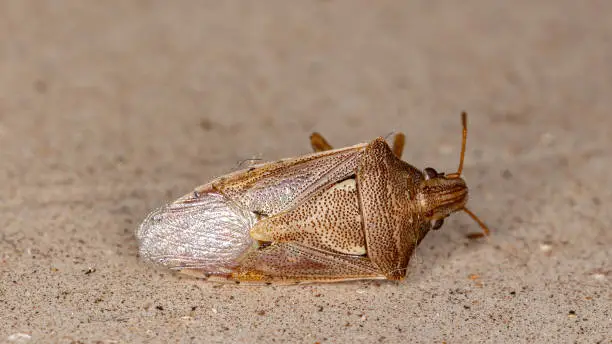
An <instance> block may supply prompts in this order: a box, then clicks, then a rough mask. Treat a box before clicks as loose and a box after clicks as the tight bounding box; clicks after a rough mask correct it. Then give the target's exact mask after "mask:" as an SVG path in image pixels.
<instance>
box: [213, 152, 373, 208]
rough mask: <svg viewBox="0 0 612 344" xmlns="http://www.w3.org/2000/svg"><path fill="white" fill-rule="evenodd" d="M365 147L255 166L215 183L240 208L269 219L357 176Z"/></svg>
mask: <svg viewBox="0 0 612 344" xmlns="http://www.w3.org/2000/svg"><path fill="white" fill-rule="evenodd" d="M364 148H365V144H359V145H355V146H352V147H347V148H342V149H336V150H330V151H325V152H320V153H314V154H310V155H305V156H302V157H298V158H292V159H285V160H280V161H277V162H272V163H267V164H261V165H256V166H253V167H251V168H249V169H247V170H241V171H238V172H235V173H232V174H230V175H228V176H225V177H221V178H219V179H217V180H215V181H213V182H212V187H213V188H214V189H216V190H219V191H220V192H221V193H223V194H224V195H226V196H227V197H228V198H230V199H231V200H233V201H234V202H236V203H238V204H239V205H240V206H241V207H243V208H245V209H248V210H250V211H252V212H256V213H261V214H265V215H268V216H271V215H274V214H277V213H279V212H281V211H284V210H286V209H290V208H291V207H292V206H294V205H295V204H299V203H300V202H302V201H303V200H305V199H307V198H309V197H310V196H311V195H312V194H313V193H315V192H317V191H318V190H319V189H320V188H321V187H323V186H325V185H328V184H330V183H334V182H337V181H338V180H342V179H345V178H346V177H348V176H350V175H352V174H354V173H355V171H356V169H357V166H358V163H359V158H360V155H361V152H362V151H363V149H364Z"/></svg>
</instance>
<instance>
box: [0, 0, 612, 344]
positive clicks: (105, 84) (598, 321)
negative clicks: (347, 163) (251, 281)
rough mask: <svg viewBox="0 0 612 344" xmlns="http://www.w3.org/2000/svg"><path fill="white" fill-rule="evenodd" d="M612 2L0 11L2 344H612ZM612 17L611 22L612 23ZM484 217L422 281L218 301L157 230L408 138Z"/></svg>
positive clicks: (244, 292) (413, 156)
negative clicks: (253, 178)
mask: <svg viewBox="0 0 612 344" xmlns="http://www.w3.org/2000/svg"><path fill="white" fill-rule="evenodd" d="M611 11H612V2H607V1H580V2H578V1H570V0H567V1H559V0H556V1H513V2H510V1H508V2H493V1H485V0H481V1H468V2H465V1H464V2H452V1H446V2H445V1H413V2H410V4H406V2H403V1H379V2H377V3H376V4H374V3H373V2H367V1H360V2H348V1H346V2H345V1H317V2H301V3H299V4H298V3H295V2H292V4H289V2H285V1H280V0H279V1H265V2H264V1H259V2H257V3H256V2H250V3H247V2H243V3H241V2H231V1H230V2H224V3H223V4H221V3H217V2H215V1H209V2H203V1H201V2H200V1H183V2H180V3H176V4H173V3H172V2H163V1H130V2H126V1H118V0H117V1H104V2H93V1H89V2H83V1H63V2H61V5H60V4H56V5H54V6H51V5H50V3H46V2H42V1H23V0H6V1H2V2H1V3H0V42H1V43H0V147H1V149H0V161H1V162H0V164H1V165H0V200H1V203H0V228H1V229H0V273H1V276H2V279H1V281H0V310H1V311H0V342H14V343H29V342H31V343H54V342H60V343H70V342H72V343H128V342H131V343H139V342H149V343H153V342H160V343H161V342H164V343H191V342H194V343H196V342H198V343H206V342H210V343H229V342H238V343H255V342H257V343H272V342H276V343H282V342H296V343H316V342H320V343H343V342H344V343H350V342H359V343H398V342H413V343H443V342H446V343H468V342H472V343H479V342H489V343H502V342H512V343H550V342H555V343H573V342H577V343H610V341H611V339H612V311H611V308H612V307H610V305H611V302H612V301H611V299H612V292H611V288H610V284H611V283H612V266H611V265H612V264H611V261H612V231H611V230H610V222H611V220H612V213H611V212H610V211H606V210H605V209H609V205H610V203H611V202H612V186H611V185H612V177H611V173H610V172H611V170H612V158H611V156H612V137H611V131H612V129H611V128H612V117H611V114H610V108H611V107H612V97H611V95H612V77H611V75H612V64H611V61H612V21H610V20H607V19H609V13H610V12H611ZM606 18H607V19H606ZM461 110H466V111H468V112H469V113H470V116H471V117H470V126H469V129H470V136H469V140H468V152H467V156H466V167H465V177H466V179H467V180H468V182H469V185H470V186H471V201H470V205H471V209H472V210H473V211H474V212H475V213H477V214H478V215H479V216H480V217H481V218H482V219H483V220H485V221H486V222H487V223H488V224H489V225H490V227H491V229H492V231H493V235H492V236H491V237H490V238H488V239H484V240H469V239H467V238H466V234H468V233H470V232H474V231H477V230H478V227H477V225H476V224H475V223H474V222H473V221H471V220H470V218H469V217H468V216H466V215H463V214H458V215H455V216H453V217H451V218H449V219H448V220H447V222H446V224H445V226H444V227H443V228H442V230H440V231H437V232H433V233H431V234H429V236H428V237H427V238H426V239H425V240H424V242H423V243H422V245H421V246H420V247H419V249H418V250H417V252H416V256H415V257H414V258H413V259H412V260H411V263H410V271H409V274H408V277H407V278H406V280H405V281H402V282H401V283H393V282H352V283H341V284H333V285H306V286H290V287H279V286H268V287H254V286H237V285H231V284H229V285H228V284H225V285H219V284H214V283H209V282H204V281H198V280H194V279H190V278H185V277H179V276H176V275H173V274H172V273H169V272H167V271H163V270H157V269H154V268H153V267H151V266H148V265H145V264H143V263H142V262H140V261H139V259H138V257H137V243H136V239H135V237H134V230H135V228H136V227H137V225H138V224H139V223H140V221H142V219H143V218H144V216H145V215H146V214H147V212H148V211H149V210H151V209H153V208H155V207H156V206H159V205H160V204H163V203H164V202H167V201H169V200H172V199H173V198H176V197H178V196H181V195H183V194H184V193H186V192H189V190H191V189H192V188H193V187H194V186H196V185H199V184H203V183H204V182H206V181H208V180H209V179H211V178H213V177H215V176H217V175H220V174H223V173H225V172H228V171H231V170H233V169H235V168H236V166H237V163H238V162H239V161H241V160H244V159H249V158H253V157H256V158H263V159H277V158H281V157H287V156H293V155H299V154H303V153H307V152H309V151H310V147H309V144H308V135H309V134H310V133H311V132H312V131H314V130H317V131H320V132H322V133H324V134H325V135H326V136H327V137H328V139H329V140H330V141H331V142H332V143H334V144H335V145H338V146H342V145H349V144H354V143H357V142H362V141H367V140H370V139H372V138H374V137H376V136H385V135H387V134H389V133H390V132H393V131H403V132H405V133H406V134H407V147H406V151H405V153H404V158H405V159H406V160H407V161H408V162H410V163H412V164H414V165H415V166H418V167H426V166H433V167H436V168H438V169H440V170H443V171H453V170H454V169H455V168H456V164H457V158H458V154H459V148H460V147H459V139H460V137H459V135H460V125H459V113H460V111H461Z"/></svg>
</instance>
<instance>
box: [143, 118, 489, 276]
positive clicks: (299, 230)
mask: <svg viewBox="0 0 612 344" xmlns="http://www.w3.org/2000/svg"><path fill="white" fill-rule="evenodd" d="M461 119H462V124H463V139H462V144H461V156H460V160H459V167H458V169H457V172H455V173H450V174H444V173H438V172H437V171H436V170H435V169H433V168H431V167H428V168H425V169H424V170H422V171H421V170H419V169H417V168H415V167H413V166H411V165H409V164H408V163H406V162H404V161H402V160H401V159H400V157H401V155H402V151H403V147H404V134H402V133H398V134H397V135H396V136H395V138H394V141H393V145H392V147H389V145H388V144H387V143H386V141H385V140H384V139H383V138H380V137H379V138H377V139H375V140H373V141H371V142H367V143H360V144H357V145H354V146H350V147H345V148H339V149H332V147H331V146H330V145H329V144H328V143H327V141H326V140H325V139H324V138H323V137H322V136H321V135H319V134H317V133H314V134H313V135H312V136H311V138H310V141H311V145H312V147H313V149H314V151H315V153H312V154H309V155H304V156H300V157H295V158H289V159H282V160H278V161H275V162H267V163H262V164H258V165H254V166H251V167H249V168H247V169H243V170H240V171H236V172H233V173H230V174H227V175H224V176H221V177H219V178H217V179H214V180H213V181H211V182H210V183H208V184H205V185H202V186H199V187H197V188H195V190H194V191H192V192H190V193H188V194H187V195H185V196H183V197H181V198H179V199H178V200H176V201H174V202H172V203H170V204H167V205H165V206H163V207H161V208H160V209H158V210H155V211H153V212H152V213H151V214H149V216H147V218H146V219H145V220H144V221H143V223H142V224H141V225H140V227H139V229H138V231H137V234H136V235H137V238H138V240H139V244H140V249H139V251H140V256H141V257H142V258H144V259H145V260H147V261H150V262H153V263H156V264H160V265H162V266H165V267H167V268H170V269H173V270H178V271H181V272H183V273H187V274H191V275H195V276H199V277H206V278H209V279H212V280H224V281H227V280H230V281H236V282H253V283H303V282H334V281H345V280H355V279H391V280H398V279H402V278H404V276H405V275H406V268H407V266H408V261H409V259H410V257H411V255H412V253H413V251H414V249H415V248H416V246H417V245H418V244H419V243H420V242H421V240H423V238H424V237H425V235H426V234H427V233H428V232H429V230H431V229H439V228H440V227H441V226H442V224H443V221H444V219H445V218H446V217H448V216H449V215H450V214H452V213H453V212H456V211H464V212H465V213H467V214H468V215H469V216H470V217H471V218H472V219H474V220H475V221H476V222H477V223H478V224H479V225H480V227H481V228H482V230H483V233H484V234H485V235H486V234H488V233H489V230H488V229H487V227H486V225H485V224H484V223H483V222H482V221H480V220H479V219H478V217H476V215H474V213H472V212H471V211H470V210H468V209H467V208H466V203H467V199H468V188H467V185H466V183H465V181H464V180H463V178H462V177H461V172H462V170H463V159H464V156H465V147H466V139H467V116H466V114H465V113H463V114H462V115H461Z"/></svg>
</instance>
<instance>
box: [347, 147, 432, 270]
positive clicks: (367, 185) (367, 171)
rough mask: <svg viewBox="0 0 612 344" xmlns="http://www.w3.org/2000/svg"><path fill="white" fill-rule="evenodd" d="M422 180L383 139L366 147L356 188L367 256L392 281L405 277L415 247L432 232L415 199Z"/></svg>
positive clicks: (418, 173)
mask: <svg viewBox="0 0 612 344" xmlns="http://www.w3.org/2000/svg"><path fill="white" fill-rule="evenodd" d="M422 180H423V177H422V173H421V171H419V170H418V169H416V168H414V167H412V166H411V165H409V164H407V163H405V162H403V161H401V160H399V159H398V158H396V157H395V156H394V155H393V152H392V151H391V149H390V148H389V146H388V145H387V143H386V142H385V141H384V140H383V139H382V138H378V139H376V140H374V141H372V142H371V143H370V144H369V145H368V146H367V148H366V150H365V152H364V154H363V156H362V161H361V163H360V166H359V171H358V173H357V183H358V184H357V187H358V190H359V195H360V205H361V211H362V214H363V222H364V228H365V233H366V244H367V249H368V257H370V259H371V260H372V262H373V263H374V264H376V265H377V266H378V267H379V268H380V269H381V271H382V272H383V273H384V274H385V275H386V276H387V278H389V279H401V278H403V277H404V276H405V273H406V267H407V265H408V260H409V259H410V256H411V254H412V252H413V250H414V248H415V247H416V245H417V243H418V242H419V241H420V240H421V239H422V238H423V236H424V235H425V234H426V232H427V230H428V229H429V226H430V224H429V223H425V220H424V218H423V217H421V215H420V214H419V213H418V212H417V211H416V210H417V205H416V203H415V201H414V200H413V198H414V193H415V192H416V188H417V186H418V182H420V181H422Z"/></svg>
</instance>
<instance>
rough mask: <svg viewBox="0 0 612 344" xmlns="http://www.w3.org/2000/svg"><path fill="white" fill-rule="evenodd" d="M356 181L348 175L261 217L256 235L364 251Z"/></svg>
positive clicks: (340, 250)
mask: <svg viewBox="0 0 612 344" xmlns="http://www.w3.org/2000/svg"><path fill="white" fill-rule="evenodd" d="M355 185H356V182H355V180H354V179H349V180H346V181H344V182H341V183H338V184H336V185H334V186H333V187H330V188H326V189H323V190H320V191H319V193H317V194H315V195H314V196H313V197H311V198H310V199H308V200H306V201H305V202H304V203H302V204H300V205H298V206H297V207H295V208H294V209H292V210H290V211H288V212H285V213H281V214H278V215H276V216H274V217H271V218H268V219H266V220H263V221H259V222H258V223H257V224H256V225H255V227H253V229H252V230H251V235H252V236H253V237H254V238H255V239H259V240H265V241H277V242H300V243H303V244H306V245H308V246H312V247H317V248H320V249H327V250H331V251H333V252H338V253H345V254H353V255H362V254H365V250H366V249H365V235H364V233H363V227H362V223H361V214H360V211H359V200H358V197H357V190H356V188H355Z"/></svg>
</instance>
